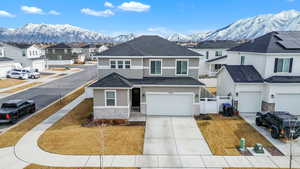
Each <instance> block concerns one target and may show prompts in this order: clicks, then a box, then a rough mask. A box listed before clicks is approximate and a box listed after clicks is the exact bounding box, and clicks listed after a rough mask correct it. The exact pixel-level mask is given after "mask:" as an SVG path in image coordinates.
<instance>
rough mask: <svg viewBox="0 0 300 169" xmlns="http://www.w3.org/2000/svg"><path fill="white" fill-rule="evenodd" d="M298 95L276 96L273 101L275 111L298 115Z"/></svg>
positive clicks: (299, 100) (299, 97)
mask: <svg viewBox="0 0 300 169" xmlns="http://www.w3.org/2000/svg"><path fill="white" fill-rule="evenodd" d="M299 103H300V94H277V95H276V101H275V110H276V111H288V112H290V113H291V114H294V115H300V108H299Z"/></svg>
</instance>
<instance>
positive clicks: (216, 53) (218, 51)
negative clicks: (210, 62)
mask: <svg viewBox="0 0 300 169" xmlns="http://www.w3.org/2000/svg"><path fill="white" fill-rule="evenodd" d="M219 54H221V55H219ZM215 56H216V57H220V56H223V51H222V50H216V51H215Z"/></svg>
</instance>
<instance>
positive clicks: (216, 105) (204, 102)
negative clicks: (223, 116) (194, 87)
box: [200, 96, 232, 114]
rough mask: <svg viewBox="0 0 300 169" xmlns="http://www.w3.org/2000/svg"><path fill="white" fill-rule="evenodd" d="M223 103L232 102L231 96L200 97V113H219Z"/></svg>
mask: <svg viewBox="0 0 300 169" xmlns="http://www.w3.org/2000/svg"><path fill="white" fill-rule="evenodd" d="M223 103H229V104H232V98H231V97H230V96H216V97H215V98H200V113H201V114H215V113H219V111H220V110H221V107H222V104H223Z"/></svg>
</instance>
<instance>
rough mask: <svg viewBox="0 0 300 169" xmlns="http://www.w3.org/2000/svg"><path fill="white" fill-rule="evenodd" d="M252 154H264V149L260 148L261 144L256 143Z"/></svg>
mask: <svg viewBox="0 0 300 169" xmlns="http://www.w3.org/2000/svg"><path fill="white" fill-rule="evenodd" d="M254 152H255V153H257V154H263V153H265V150H264V147H263V146H262V144H259V143H256V144H255V146H254Z"/></svg>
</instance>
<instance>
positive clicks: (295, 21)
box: [0, 10, 300, 43]
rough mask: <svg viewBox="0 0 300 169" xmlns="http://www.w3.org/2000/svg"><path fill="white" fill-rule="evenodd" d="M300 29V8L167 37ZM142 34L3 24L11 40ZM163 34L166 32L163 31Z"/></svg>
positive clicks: (1, 37)
mask: <svg viewBox="0 0 300 169" xmlns="http://www.w3.org/2000/svg"><path fill="white" fill-rule="evenodd" d="M288 30H293V31H295V30H298V31H300V12H299V11H296V10H289V11H282V12H280V13H277V14H266V15H258V16H255V17H251V18H246V19H240V20H238V21H236V22H234V23H232V24H230V25H228V26H226V27H224V28H222V29H218V30H216V31H210V32H199V33H193V34H189V35H185V34H180V33H172V34H170V35H165V36H164V37H165V38H166V39H168V40H171V41H183V42H187V41H203V40H245V39H253V38H256V37H258V36H261V35H264V34H266V33H268V32H271V31H288ZM138 36H139V35H137V34H133V33H130V34H128V35H119V36H116V37H111V36H106V35H103V34H101V33H98V32H93V31H89V30H87V29H82V28H79V27H76V26H72V25H50V24H27V25H25V26H23V27H20V28H16V29H7V28H0V41H10V42H19V43H21V42H27V43H28V42H125V41H128V40H131V39H133V38H135V37H138ZM160 36H162V35H160Z"/></svg>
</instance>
